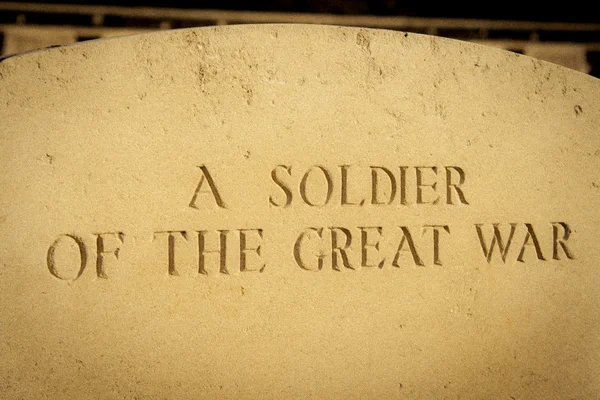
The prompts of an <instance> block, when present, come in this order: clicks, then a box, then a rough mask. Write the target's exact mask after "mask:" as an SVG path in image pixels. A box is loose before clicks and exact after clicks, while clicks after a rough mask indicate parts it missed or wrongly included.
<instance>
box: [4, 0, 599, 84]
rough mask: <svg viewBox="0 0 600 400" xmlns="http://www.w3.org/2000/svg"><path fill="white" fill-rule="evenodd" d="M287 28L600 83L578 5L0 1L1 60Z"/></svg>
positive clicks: (592, 19)
mask: <svg viewBox="0 0 600 400" xmlns="http://www.w3.org/2000/svg"><path fill="white" fill-rule="evenodd" d="M288 22H293V23H308V24H333V25H346V26H362V27H370V28H383V29H392V30H399V31H404V32H414V33H426V34H430V35H438V36H443V37H448V38H454V39H460V40H467V41H471V42H477V43H481V44H486V45H490V46H495V47H499V48H503V49H506V50H510V51H514V52H518V53H521V54H526V55H529V56H532V57H536V58H540V59H543V60H546V61H550V62H554V63H557V64H561V65H564V66H566V67H569V68H573V69H576V70H579V71H581V72H585V73H589V74H591V75H594V76H596V77H600V18H599V16H598V13H596V12H594V10H593V8H590V9H585V8H584V7H581V5H578V6H577V7H572V8H569V7H563V8H555V9H551V8H550V7H549V6H545V7H543V8H538V9H529V8H528V9H527V10H524V9H518V8H503V9H490V8H489V7H488V5H483V6H482V7H480V8H476V7H473V6H472V5H470V6H468V7H467V6H462V7H461V6H459V5H457V4H456V3H451V4H447V5H445V6H439V5H435V4H432V3H422V2H420V3H419V4H416V3H415V2H402V1H399V0H375V1H366V0H347V1H339V0H324V1H316V0H263V1H256V2H244V3H239V2H233V1H227V0H221V1H177V0H173V1H169V2H164V1H163V2H161V1H147V2H144V3H140V2H134V1H126V0H125V1H120V2H116V1H111V0H105V1H102V0H97V1H96V4H92V3H90V2H74V1H69V0H64V1H58V2H57V1H48V2H43V3H40V2H38V3H32V2H24V1H17V2H2V1H0V53H1V54H2V55H8V54H13V53H20V52H24V51H29V50H34V49H39V48H43V47H48V46H55V45H65V44H71V43H75V42H78V41H84V40H90V39H96V38H103V37H110V36H119V35H128V34H132V33H142V32H149V31H154V30H161V29H176V28H188V27H196V26H210V25H228V24H246V23H288Z"/></svg>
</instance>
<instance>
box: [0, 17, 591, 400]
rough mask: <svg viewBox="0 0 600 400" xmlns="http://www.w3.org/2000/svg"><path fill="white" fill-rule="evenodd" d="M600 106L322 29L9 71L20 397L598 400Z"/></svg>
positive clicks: (552, 86)
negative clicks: (221, 252)
mask: <svg viewBox="0 0 600 400" xmlns="http://www.w3.org/2000/svg"><path fill="white" fill-rule="evenodd" d="M599 93H600V84H599V82H598V80H596V79H594V78H591V77H588V76H586V75H584V74H581V73H578V72H574V71H570V70H567V69H564V68H561V67H558V66H555V65H552V64H549V63H545V62H541V61H537V60H534V59H532V58H528V57H524V56H519V55H516V54H512V53H508V52H504V51H500V50H496V49H491V48H486V47H482V46H476V45H472V44H467V43H462V42H458V41H451V40H445V39H440V38H434V37H427V36H420V35H413V34H406V33H400V32H391V31H375V30H366V29H351V28H338V27H322V26H293V25H292V26H276V25H274V26H243V27H218V28H202V29H191V30H178V31H170V32H162V33H155V34H148V35H141V36H130V37H124V38H118V39H106V40H100V41H92V42H86V43H82V44H77V45H73V46H70V47H64V48H58V49H51V50H46V51H39V52H35V53H31V54H26V55H22V56H16V57H12V58H8V59H5V60H3V61H2V62H1V63H0V120H1V121H2V130H1V132H0V164H1V171H2V172H1V174H0V187H1V188H2V190H1V192H0V263H1V265H0V316H1V323H0V354H1V355H2V357H1V359H0V394H1V397H3V398H49V399H54V398H73V399H75V398H76V399H85V398H132V399H133V398H144V399H145V398H152V399H155V398H156V399H159V398H203V397H207V398H208V397H220V398H221V397H222V398H282V397H298V398H307V397H314V398H393V397H398V398H422V399H431V398H507V399H509V398H514V399H521V398H548V399H549V398H557V399H558V398H560V399H563V398H596V397H597V396H598V395H599V393H600V378H599V376H600V375H599V374H598V365H600V336H599V334H598V332H600V314H599V313H598V309H599V306H600V289H599V287H600V285H599V284H600V272H599V268H598V265H599V264H600V248H599V247H598V245H597V237H598V234H599V232H598V223H599V218H600V213H599V211H600V210H599V205H598V204H599V202H598V200H599V196H600V173H599V169H598V166H599V160H600V158H599V157H600V137H599V136H598V127H599V126H600V112H599V111H598V110H599V108H598V107H599V105H600V102H599V98H598V95H599ZM344 166H346V167H344ZM201 167H203V168H201ZM400 167H403V168H400ZM404 167H405V168H404ZM432 167H435V169H434V168H432ZM403 174H404V175H403ZM390 175H391V176H392V177H393V179H394V184H392V183H390V180H389V177H390ZM403 176H404V180H403ZM328 179H329V180H330V181H329V180H328ZM419 179H420V182H419ZM277 182H279V183H277ZM434 182H437V184H436V186H435V188H434V187H433V186H431V185H433V183H434ZM286 189H287V191H286ZM328 189H331V193H328ZM394 189H395V190H394ZM419 192H420V196H419ZM461 194H462V196H463V197H462V198H461ZM392 195H394V196H392ZM435 199H438V200H437V204H433V202H434V201H435ZM361 200H364V201H363V202H362V205H361ZM390 200H391V201H390ZM388 202H390V203H391V204H377V203H388ZM323 203H327V204H325V205H322V206H320V205H321V204H323ZM286 204H287V206H286ZM310 204H315V206H311V205H310ZM511 223H512V224H514V225H512V226H514V235H513V237H512V239H511V242H510V243H511V244H510V245H507V241H508V237H509V234H510V231H511V225H510V224H511ZM493 224H498V225H497V228H498V232H499V234H500V235H501V236H502V239H503V243H502V245H503V246H504V247H506V248H507V251H506V254H505V256H506V258H505V260H504V261H502V257H501V254H500V252H499V249H498V247H496V248H495V250H493V251H492V253H491V255H490V256H489V260H488V257H487V256H486V249H488V250H489V247H491V246H492V234H493V232H494V231H493V226H494V225H493ZM428 225H437V226H442V227H440V228H431V227H427V226H428ZM309 228H315V229H314V230H310V229H309ZM361 228H362V229H361ZM224 231H227V232H224ZM160 232H173V233H171V234H169V233H160ZM181 232H184V233H181ZM198 232H201V233H198ZM202 232H205V233H202ZM436 232H437V233H436ZM436 235H437V240H438V243H437V245H436V244H435V237H436ZM350 238H351V239H350ZM202 239H205V242H204V245H205V250H206V253H205V258H204V265H200V264H201V259H202V257H200V256H199V252H200V249H201V248H202V245H203V242H202ZM220 239H223V242H224V243H225V245H226V253H227V255H226V258H225V262H224V263H221V262H220V259H219V254H218V253H208V251H217V250H220V249H222V247H221V244H220V242H219V240H220ZM348 241H350V243H349V244H348ZM332 242H333V243H332ZM378 242H379V244H377V245H376V243H378ZM346 244H348V246H347V248H346ZM495 244H496V245H497V244H498V243H497V242H496V243H495ZM259 245H260V250H257V248H258V246H259ZM411 245H412V247H411ZM169 246H171V248H170V250H169ZM332 248H333V249H332ZM335 248H338V249H337V250H336V249H335ZM398 248H400V251H398ZM117 249H119V251H116V250H117ZM436 249H437V251H436ZM436 253H437V254H436ZM521 253H522V254H521ZM344 256H347V263H346V260H345V259H344ZM82 259H83V260H84V261H85V265H84V266H82V265H83V264H84V263H83V262H82V261H81V260H82ZM382 259H383V264H382V265H381V268H380V267H379V264H380V262H381V261H382ZM319 260H321V261H322V265H321V269H320V270H319ZM394 264H395V265H394ZM302 267H304V268H302ZM349 267H351V268H349ZM244 269H245V270H244ZM200 271H202V272H206V273H199V272H200ZM261 271H262V272H261ZM223 272H227V273H223Z"/></svg>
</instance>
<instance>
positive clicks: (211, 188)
mask: <svg viewBox="0 0 600 400" xmlns="http://www.w3.org/2000/svg"><path fill="white" fill-rule="evenodd" d="M198 168H200V171H201V172H202V174H201V175H200V181H199V182H198V186H196V190H194V194H193V195H192V199H191V200H190V204H189V206H190V207H191V208H195V209H198V205H197V204H196V202H197V200H198V196H199V195H201V194H210V195H211V196H212V198H213V199H214V201H215V203H216V205H217V206H218V207H220V208H227V207H226V205H225V203H224V202H223V199H222V198H221V195H220V194H219V191H218V190H217V186H216V185H215V181H214V179H213V178H212V176H211V175H210V172H208V169H207V168H206V167H205V166H204V165H200V166H198ZM204 182H206V185H207V186H208V190H203V189H202V187H203V186H204Z"/></svg>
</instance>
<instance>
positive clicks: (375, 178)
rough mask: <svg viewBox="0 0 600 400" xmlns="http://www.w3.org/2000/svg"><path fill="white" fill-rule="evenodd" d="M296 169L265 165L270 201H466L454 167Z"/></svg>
mask: <svg viewBox="0 0 600 400" xmlns="http://www.w3.org/2000/svg"><path fill="white" fill-rule="evenodd" d="M441 170H443V171H444V173H442V172H441ZM296 172H297V171H296V168H295V167H293V166H291V165H283V164H282V165H277V166H275V167H274V168H273V169H272V170H271V181H272V183H273V184H274V189H273V190H272V191H271V193H270V195H269V197H268V203H269V205H270V206H272V207H277V208H288V207H293V206H295V205H298V204H300V205H304V206H308V207H325V206H329V207H331V206H336V205H339V206H343V207H366V206H394V205H400V206H411V205H437V204H444V205H450V206H456V205H469V202H468V201H467V196H466V195H465V190H464V186H465V184H466V180H467V179H466V173H465V171H464V170H463V169H462V168H461V167H457V166H444V167H437V166H415V167H409V166H399V167H393V168H391V167H388V166H384V165H370V166H368V167H358V166H351V165H346V164H342V165H338V166H335V167H328V166H324V165H313V166H311V167H309V168H308V169H306V170H305V171H304V172H303V173H301V174H300V175H297V174H296ZM441 185H443V189H441V188H440V186H441Z"/></svg>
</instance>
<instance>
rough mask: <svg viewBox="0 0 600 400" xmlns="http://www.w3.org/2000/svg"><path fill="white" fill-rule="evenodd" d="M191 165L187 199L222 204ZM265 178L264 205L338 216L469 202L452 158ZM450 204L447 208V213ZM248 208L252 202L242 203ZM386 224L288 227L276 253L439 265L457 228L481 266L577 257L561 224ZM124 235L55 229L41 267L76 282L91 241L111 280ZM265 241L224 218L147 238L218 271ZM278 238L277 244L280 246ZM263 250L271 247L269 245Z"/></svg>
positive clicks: (364, 264) (229, 269)
mask: <svg viewBox="0 0 600 400" xmlns="http://www.w3.org/2000/svg"><path fill="white" fill-rule="evenodd" d="M198 169H199V171H200V177H199V181H198V184H197V185H196V186H195V189H194V191H193V194H192V197H191V200H190V202H189V204H188V205H189V207H191V208H194V209H196V210H198V211H199V212H203V211H204V212H211V210H210V209H207V207H204V206H202V207H201V206H200V204H201V203H203V204H206V202H207V199H208V203H209V204H210V205H212V204H213V202H214V204H215V205H216V206H217V207H218V208H226V204H225V202H224V201H223V198H222V196H221V193H220V191H219V189H218V188H217V184H216V182H215V179H214V177H213V176H212V175H211V173H210V172H209V170H208V168H207V167H206V166H205V165H200V166H198ZM267 178H270V179H267V184H268V185H270V186H268V188H270V189H271V191H270V193H269V195H268V199H267V200H268V202H267V205H268V206H269V207H274V208H277V209H280V212H281V213H285V211H284V210H286V209H287V211H288V212H292V213H293V212H296V211H294V210H293V207H295V206H300V207H309V208H313V207H314V208H317V207H318V208H322V209H323V210H324V209H326V208H332V207H339V208H338V210H337V212H338V213H339V214H337V216H336V219H338V218H337V217H338V216H343V215H344V211H350V213H352V212H353V207H367V206H371V207H377V210H376V212H374V213H373V216H375V215H377V218H379V219H380V221H381V218H382V215H381V213H380V210H382V209H385V208H386V207H399V206H400V207H412V206H426V207H430V206H437V207H441V206H458V205H462V206H470V203H469V201H468V196H467V194H466V193H468V192H467V191H466V190H465V189H466V188H468V184H467V174H466V173H465V170H464V169H463V168H461V167H459V166H454V165H446V166H426V165H417V166H407V165H401V166H397V167H389V166H385V165H368V166H356V165H355V166H352V165H349V164H338V165H335V166H333V167H330V166H326V165H321V164H314V165H311V166H308V167H304V168H297V167H295V166H292V165H285V164H279V165H276V166H275V167H273V168H272V169H271V170H270V176H268V177H267ZM453 209H454V207H446V208H445V212H449V211H450V210H453ZM323 210H316V209H315V210H313V211H312V213H313V214H315V215H318V217H319V218H321V217H322V216H323V215H325V214H324V211H323ZM438 211H439V210H438ZM248 212H252V210H251V209H248ZM357 214H364V213H362V212H361V213H357ZM347 215H351V214H347ZM387 215H390V214H387ZM399 215H400V214H399ZM414 215H415V214H413V217H414ZM431 215H433V213H431ZM362 217H364V215H363V216H361V218H362ZM313 218H314V216H313ZM383 218H386V217H385V216H384V217H383ZM227 220H228V218H225V219H224V221H227ZM387 222H389V221H385V220H383V221H381V223H380V224H379V223H376V224H363V225H359V226H343V225H337V224H336V225H333V226H332V225H329V226H323V225H322V226H318V225H316V226H315V225H313V226H308V227H305V228H303V227H295V228H292V229H294V231H293V232H292V235H293V236H292V237H290V241H291V242H292V243H289V244H287V245H288V246H290V247H289V250H290V251H289V253H287V254H286V253H285V252H284V253H283V254H277V255H275V257H277V258H276V260H278V262H281V260H285V259H286V257H289V256H291V258H290V262H291V263H292V265H295V267H298V268H299V269H300V270H303V271H310V272H319V271H335V272H343V271H356V272H358V271H360V270H362V269H365V270H379V269H383V268H386V266H387V267H393V268H392V269H398V268H400V269H406V268H416V269H421V268H427V267H439V266H443V265H446V264H447V263H449V262H450V261H449V260H457V258H455V257H451V255H450V253H451V252H453V251H455V250H456V249H460V248H465V246H464V245H462V246H456V241H455V239H456V237H454V238H453V237H452V233H454V234H455V236H459V239H460V240H461V241H463V242H464V241H465V240H473V241H474V242H475V246H479V247H481V253H482V254H483V260H482V261H484V262H487V264H492V263H503V264H506V263H513V264H516V263H525V262H556V261H559V262H564V261H569V260H574V259H575V256H574V253H573V251H572V247H574V246H572V245H573V242H572V236H573V229H572V227H571V225H569V224H567V223H566V222H545V223H540V222H539V221H537V222H535V223H534V222H522V223H517V222H508V223H507V222H492V223H489V222H488V223H476V224H474V225H471V224H467V225H466V226H465V227H463V229H462V230H461V229H460V227H459V229H458V230H457V229H455V228H453V227H451V226H450V225H449V224H444V223H427V224H418V223H417V224H412V225H408V224H398V225H395V226H394V225H391V226H390V225H385V223H387ZM430 222H432V221H430ZM309 223H310V222H309ZM383 225H385V227H384V226H383ZM473 226H474V228H475V229H474V230H475V234H474V235H472V236H469V237H468V238H465V237H464V234H463V235H460V234H459V235H457V234H456V232H457V231H458V232H461V231H462V232H465V231H471V232H472V227H473ZM126 237H127V236H126V235H125V233H124V232H122V231H119V230H113V231H110V232H102V233H95V234H89V235H87V236H78V235H75V234H63V235H59V236H58V237H57V238H56V239H55V240H54V242H52V244H51V245H50V246H49V248H48V251H47V254H46V266H47V268H48V270H49V271H50V273H51V275H53V276H54V277H55V278H58V279H60V280H64V281H69V282H70V281H74V280H76V279H78V278H79V277H80V276H81V275H82V274H83V273H84V271H85V269H86V265H87V263H88V258H89V255H90V254H93V251H94V250H92V251H91V252H90V250H88V247H91V248H93V247H94V245H95V258H96V260H95V261H96V268H95V273H96V276H97V277H98V278H102V279H107V278H110V277H111V276H112V275H113V274H116V273H117V272H118V271H119V270H120V269H121V268H123V267H125V265H122V260H121V253H122V251H123V248H126V247H128V246H129V241H131V242H133V243H135V242H136V240H135V239H133V240H126ZM286 237H287V236H286ZM269 238H270V239H269ZM267 239H269V240H272V241H279V239H280V238H277V237H276V234H273V235H271V234H269V233H267V231H266V230H265V229H263V228H258V227H257V228H247V227H243V228H239V227H238V228H234V227H231V226H225V227H224V228H223V229H214V228H213V229H195V230H190V229H185V230H176V229H173V230H161V231H156V232H154V234H153V236H152V243H154V246H155V249H156V251H157V252H160V254H161V255H160V257H161V258H162V257H164V258H162V260H164V261H163V262H164V264H163V267H162V268H164V269H163V271H165V273H166V274H168V275H169V276H173V277H177V276H179V277H182V276H223V275H239V274H242V273H246V272H258V273H262V272H264V271H265V270H266V269H268V257H264V253H265V252H266V250H268V246H269V243H268V240H267ZM282 244H283V243H278V245H280V247H281V245H282ZM266 253H267V255H268V251H267V252H266ZM481 253H480V254H481ZM459 259H460V258H459ZM516 265H519V264H516Z"/></svg>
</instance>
